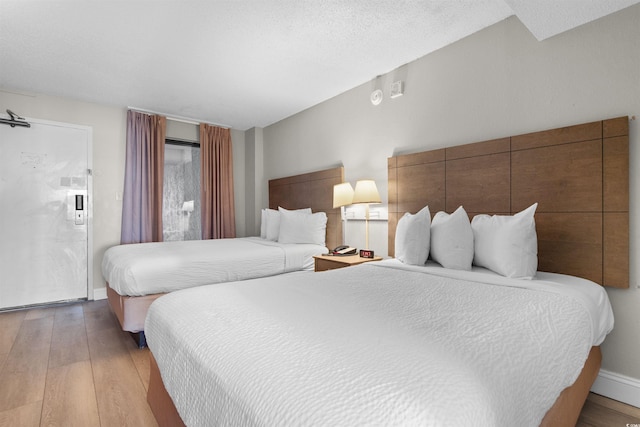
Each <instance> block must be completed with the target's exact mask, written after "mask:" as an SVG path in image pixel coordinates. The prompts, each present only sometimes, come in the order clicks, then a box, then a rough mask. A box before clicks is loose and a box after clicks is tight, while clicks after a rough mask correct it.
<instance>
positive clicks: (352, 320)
mask: <svg viewBox="0 0 640 427" xmlns="http://www.w3.org/2000/svg"><path fill="white" fill-rule="evenodd" d="M430 270H433V271H430ZM434 273H435V274H434ZM540 278H541V279H543V280H534V281H527V280H512V279H505V278H503V277H499V276H496V275H494V274H491V273H487V272H486V270H481V271H480V272H459V271H451V270H445V269H442V268H439V269H430V268H429V267H406V266H403V265H402V264H401V263H399V262H397V261H389V262H386V261H385V262H380V263H369V264H365V265H362V266H358V267H351V268H347V269H341V270H333V271H329V272H324V273H315V274H310V275H309V274H305V275H304V276H301V275H287V276H279V277H273V278H264V279H257V280H250V281H246V282H242V283H229V284H221V285H216V286H205V287H201V288H197V289H189V290H184V291H180V292H177V293H173V294H170V295H167V296H164V297H162V298H160V299H158V300H157V301H156V302H154V303H153V305H152V306H151V309H150V311H149V315H148V317H147V321H146V324H145V330H146V331H147V338H148V343H149V347H150V349H151V350H152V353H153V355H154V357H155V359H156V360H157V362H158V366H159V368H160V373H161V375H162V379H163V382H164V385H165V387H166V389H167V391H168V393H169V395H170V396H171V397H172V399H173V401H174V403H175V405H176V408H177V409H178V412H179V413H180V415H181V417H182V419H183V420H184V422H185V423H186V424H187V425H189V426H199V425H202V426H204V425H241V424H242V425H355V424H359V425H371V424H386V425H398V424H404V425H407V424H410V425H491V426H513V425H520V426H529V425H531V426H533V425H538V424H539V423H540V421H541V420H542V418H543V417H544V415H545V413H546V411H547V410H548V409H549V408H550V407H551V406H552V404H553V403H554V401H555V400H556V398H557V397H558V395H559V394H560V392H561V391H562V390H563V389H564V388H566V387H567V386H569V385H571V384H572V383H573V382H574V381H575V379H576V378H577V377H578V375H579V374H580V371H581V369H582V366H583V364H584V362H585V360H586V358H587V355H588V354H589V351H590V349H591V347H592V346H594V345H599V344H600V343H601V342H602V340H603V339H604V337H605V335H606V334H607V333H608V332H609V331H610V330H611V328H612V327H613V316H612V312H611V307H610V305H609V301H608V298H607V296H606V293H605V292H604V290H603V289H602V288H601V287H600V286H598V285H596V284H594V283H592V282H588V281H584V280H582V279H577V278H571V277H568V276H562V275H549V274H542V275H541V276H540ZM582 287H585V288H586V289H588V290H587V291H585V292H582V291H580V290H579V289H580V288H582Z"/></svg>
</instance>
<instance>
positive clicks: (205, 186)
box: [200, 123, 236, 239]
mask: <svg viewBox="0 0 640 427" xmlns="http://www.w3.org/2000/svg"><path fill="white" fill-rule="evenodd" d="M200 158H201V165H200V177H201V178H200V179H201V190H200V191H201V200H200V202H201V213H202V216H201V218H202V239H222V238H228V237H236V221H235V204H234V197H233V155H232V146H231V130H230V129H225V128H221V127H218V126H211V125H207V124H204V123H202V124H200Z"/></svg>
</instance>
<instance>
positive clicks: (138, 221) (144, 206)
mask: <svg viewBox="0 0 640 427" xmlns="http://www.w3.org/2000/svg"><path fill="white" fill-rule="evenodd" d="M166 129H167V119H166V118H165V117H163V116H156V115H149V114H145V113H139V112H136V111H131V110H129V111H128V112H127V157H126V163H125V172H124V193H123V200H122V232H121V234H120V243H121V244H127V243H145V242H161V241H162V184H163V183H162V177H163V173H164V140H165V135H166Z"/></svg>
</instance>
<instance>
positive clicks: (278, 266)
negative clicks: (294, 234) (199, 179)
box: [102, 237, 327, 296]
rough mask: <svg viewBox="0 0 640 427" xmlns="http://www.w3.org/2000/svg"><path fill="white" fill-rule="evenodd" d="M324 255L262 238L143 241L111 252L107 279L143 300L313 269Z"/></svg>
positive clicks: (318, 250) (107, 257)
mask: <svg viewBox="0 0 640 427" xmlns="http://www.w3.org/2000/svg"><path fill="white" fill-rule="evenodd" d="M323 253H327V248H325V247H324V246H321V245H313V244H283V243H277V242H272V241H269V240H265V239H260V238H258V237H245V238H236V239H213V240H190V241H183V242H158V243H140V244H132V245H120V246H114V247H111V248H109V249H107V251H106V252H105V254H104V257H103V258H102V275H103V277H104V278H105V280H106V281H107V282H108V283H109V286H110V287H111V288H112V289H113V290H114V291H116V292H117V293H118V294H120V295H129V296H140V295H149V294H157V293H163V292H172V291H176V290H179V289H185V288H190V287H193V286H199V285H206V284H212V283H221V282H230V281H234V280H245V279H252V278H256V277H265V276H272V275H275V274H281V273H288V272H291V271H298V270H313V264H314V263H313V255H320V254H323Z"/></svg>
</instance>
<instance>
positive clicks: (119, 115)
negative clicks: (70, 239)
mask: <svg viewBox="0 0 640 427" xmlns="http://www.w3.org/2000/svg"><path fill="white" fill-rule="evenodd" d="M7 108H9V109H11V110H13V111H15V112H16V113H18V114H20V115H21V116H23V117H28V118H34V119H42V120H51V121H57V122H64V123H71V124H76V125H84V126H90V127H91V128H92V129H93V251H92V255H90V256H92V257H93V287H94V289H101V288H104V286H105V282H104V279H103V278H102V273H101V267H100V265H101V262H102V256H103V254H104V251H105V250H106V249H107V248H109V247H111V246H113V245H117V244H119V243H120V224H121V219H122V201H121V200H116V194H117V193H120V194H121V193H122V189H123V186H124V164H125V146H126V116H127V110H126V108H124V107H110V106H104V105H98V104H92V103H87V102H80V101H76V100H72V99H68V98H59V97H53V96H47V95H43V94H34V93H27V92H20V91H12V90H11V89H6V88H4V89H3V88H0V111H4V110H6V109H7ZM168 134H169V136H173V137H177V138H183V139H194V138H193V137H194V136H195V139H196V140H197V138H198V133H197V126H196V125H188V124H185V123H180V122H175V123H171V124H170V125H168ZM231 138H232V141H233V151H234V152H233V155H234V179H235V184H236V186H235V198H236V227H237V233H238V236H244V235H245V234H244V233H245V226H244V217H245V212H244V185H245V184H244V182H245V180H244V132H243V131H236V130H232V131H231ZM90 254H91V252H90ZM102 290H103V289H102Z"/></svg>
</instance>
